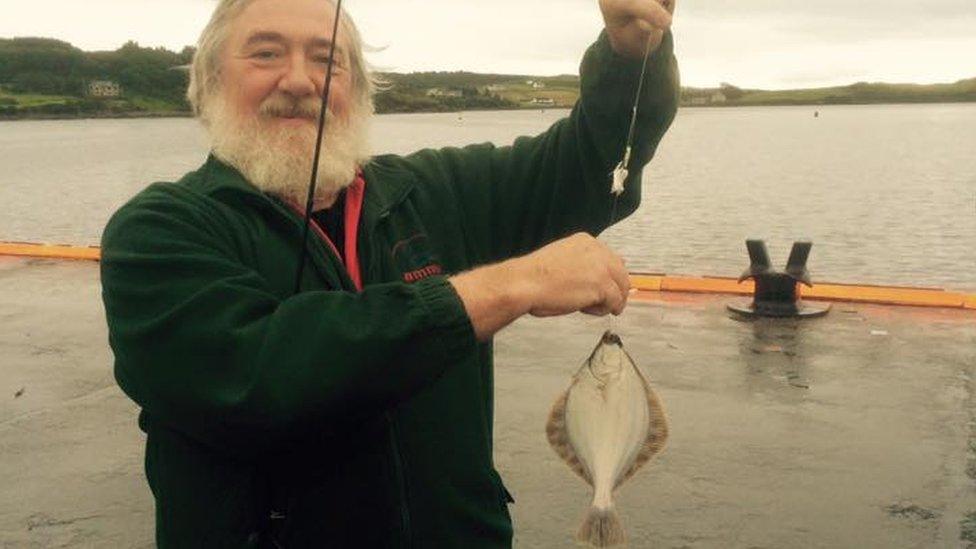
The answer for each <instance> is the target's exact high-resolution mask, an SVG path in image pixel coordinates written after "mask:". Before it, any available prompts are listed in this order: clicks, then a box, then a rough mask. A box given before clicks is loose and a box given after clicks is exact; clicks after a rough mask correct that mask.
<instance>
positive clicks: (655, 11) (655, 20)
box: [627, 0, 674, 30]
mask: <svg viewBox="0 0 976 549" xmlns="http://www.w3.org/2000/svg"><path fill="white" fill-rule="evenodd" d="M662 1H667V4H668V6H669V7H670V10H669V9H668V7H665V6H662V5H661V3H660V2H659V1H658V0H630V2H628V4H629V5H628V6H627V8H628V10H627V11H629V12H630V13H631V14H632V15H633V16H634V17H636V18H637V19H639V20H640V21H642V22H644V23H646V24H650V26H651V27H653V29H645V30H664V29H667V28H670V27H671V10H673V9H674V7H673V6H674V2H673V0H662ZM640 26H641V27H644V26H645V25H640Z"/></svg>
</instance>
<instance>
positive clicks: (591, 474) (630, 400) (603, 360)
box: [546, 331, 668, 547]
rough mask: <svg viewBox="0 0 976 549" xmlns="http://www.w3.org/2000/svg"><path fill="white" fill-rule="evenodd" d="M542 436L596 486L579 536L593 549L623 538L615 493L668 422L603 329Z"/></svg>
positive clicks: (656, 444) (657, 444)
mask: <svg viewBox="0 0 976 549" xmlns="http://www.w3.org/2000/svg"><path fill="white" fill-rule="evenodd" d="M546 434H547V436H548V438H549V443H550V444H551V445H552V447H553V449H554V450H555V451H556V453H557V454H559V456H560V457H562V458H563V459H564V460H565V461H566V463H567V464H569V466H570V468H571V469H572V470H573V471H574V472H576V474H578V475H579V476H580V477H582V478H583V480H585V481H586V482H587V483H588V484H589V485H590V486H592V487H593V504H592V506H591V507H590V509H589V511H588V512H587V514H586V517H585V518H584V519H583V523H582V525H581V526H580V529H579V532H578V533H577V536H576V539H577V540H578V541H580V542H583V543H588V544H590V545H593V546H595V547H606V546H610V545H617V544H620V543H623V542H624V541H625V536H624V530H623V526H622V525H621V523H620V518H619V516H618V515H617V512H616V510H615V509H614V506H613V491H614V490H615V489H616V488H617V487H618V486H620V485H621V484H623V483H624V482H625V481H626V480H627V479H629V478H630V477H631V476H633V474H634V473H635V472H637V470H638V469H639V468H640V467H641V466H642V465H644V464H645V463H647V461H648V460H650V459H651V458H652V457H653V456H654V455H655V454H657V453H658V452H660V451H661V449H662V448H663V447H664V443H665V441H666V440H667V438H668V424H667V419H666V417H665V415H664V409H663V408H662V406H661V402H660V399H658V397H657V395H656V394H655V393H654V390H653V389H652V388H651V386H650V384H649V383H648V382H647V380H646V379H645V378H644V376H643V375H642V374H641V372H640V369H638V368H637V365H636V364H634V361H633V360H631V358H630V356H629V355H628V354H627V352H626V351H625V350H624V348H623V343H622V342H621V340H620V337H619V336H617V335H616V334H614V333H612V332H610V331H608V332H606V333H605V334H603V337H602V338H600V342H599V343H598V344H597V346H596V348H595V349H594V350H593V353H592V354H591V355H590V357H589V358H588V359H587V360H586V362H584V363H583V366H582V367H581V368H580V369H579V370H578V371H577V372H576V374H575V375H574V376H573V381H572V383H571V384H570V386H569V389H567V390H566V392H564V393H563V394H562V395H561V396H560V397H559V399H557V400H556V403H555V404H554V405H553V407H552V412H551V413H550V414H549V422H548V423H547V425H546Z"/></svg>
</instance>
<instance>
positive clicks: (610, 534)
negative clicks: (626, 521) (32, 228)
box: [576, 507, 627, 547]
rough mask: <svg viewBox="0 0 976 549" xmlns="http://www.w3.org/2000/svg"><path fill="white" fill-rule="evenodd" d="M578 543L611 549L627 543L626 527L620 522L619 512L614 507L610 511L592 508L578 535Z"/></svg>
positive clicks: (584, 519)
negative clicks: (609, 548)
mask: <svg viewBox="0 0 976 549" xmlns="http://www.w3.org/2000/svg"><path fill="white" fill-rule="evenodd" d="M576 541H578V542H580V543H588V544H590V545H592V546H593V547H609V546H611V545H620V544H621V543H624V542H625V541H627V536H626V535H625V534H624V525H623V523H621V522H620V515H618V514H617V510H616V509H614V508H613V507H610V508H609V509H598V508H596V507H590V510H589V511H587V513H586V517H585V518H583V524H580V528H579V531H578V532H577V533H576Z"/></svg>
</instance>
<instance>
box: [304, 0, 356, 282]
mask: <svg viewBox="0 0 976 549" xmlns="http://www.w3.org/2000/svg"><path fill="white" fill-rule="evenodd" d="M341 14H342V0H336V9H335V19H334V20H333V21H332V43H331V44H329V66H328V67H327V68H326V69H325V89H324V91H323V93H322V108H321V109H320V110H319V130H318V135H316V137H315V152H314V154H313V161H312V178H311V181H309V184H308V198H307V199H306V200H305V226H304V228H303V229H302V243H301V246H300V248H299V252H298V272H297V273H295V293H296V294H297V293H299V291H301V288H302V273H303V272H304V270H305V259H306V255H307V253H308V252H307V250H306V247H307V246H308V233H309V229H310V228H311V225H312V204H313V202H314V199H315V186H316V184H317V183H318V177H319V158H320V157H321V155H322V141H323V139H324V137H325V115H326V112H327V111H328V108H329V92H330V91H331V90H332V67H334V66H335V51H336V42H338V40H337V38H338V36H339V16H340V15H341ZM346 230H349V229H348V228H347V229H346ZM354 230H355V229H354Z"/></svg>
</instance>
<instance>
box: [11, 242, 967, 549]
mask: <svg viewBox="0 0 976 549" xmlns="http://www.w3.org/2000/svg"><path fill="white" fill-rule="evenodd" d="M99 292H100V288H99V283H98V265H97V264H95V263H87V262H82V263H73V262H59V261H53V260H24V259H10V258H2V259H0V327H2V330H0V547H4V548H7V547H11V548H14V547H16V548H19V547H152V546H153V504H152V498H151V496H150V494H149V490H148V487H147V486H146V483H145V479H144V475H143V470H142V444H143V436H142V433H141V432H140V431H139V430H138V428H137V426H136V413H137V408H136V407H135V405H134V404H132V403H131V402H130V401H129V400H128V399H127V398H126V397H125V395H123V394H122V393H121V392H120V390H119V389H118V388H117V387H116V385H115V382H114V380H113V378H112V370H111V365H112V356H111V352H110V350H109V348H108V344H107V334H106V329H105V322H104V318H103V312H102V308H101V301H100V297H99ZM728 299H729V298H726V297H715V296H703V295H687V294H668V295H662V296H661V299H660V300H657V301H654V300H652V301H647V302H643V301H642V302H641V303H635V304H633V305H632V306H630V307H629V308H628V309H627V311H626V312H625V314H624V315H623V316H622V317H621V318H619V319H617V320H616V322H615V328H616V330H617V331H618V333H619V334H620V335H621V337H622V338H623V341H624V344H625V346H626V348H627V350H628V352H629V353H630V354H631V356H633V357H634V359H635V361H636V362H637V363H638V364H639V365H640V366H641V368H642V369H643V371H644V373H645V375H646V376H647V377H648V379H649V380H650V381H651V383H652V384H653V385H654V386H655V388H656V389H657V392H658V394H659V396H660V397H661V399H662V400H663V402H664V405H665V407H666V409H667V412H668V417H669V420H670V424H671V438H670V441H669V444H668V446H667V447H666V448H665V450H664V452H663V453H662V454H661V456H660V457H659V458H658V459H656V460H654V461H652V462H651V463H649V464H648V465H647V466H645V468H644V469H642V470H641V472H639V473H638V474H637V476H635V477H634V478H633V479H632V480H631V481H629V482H628V483H627V484H625V485H624V486H622V487H621V488H620V490H619V491H618V493H617V496H616V499H615V501H616V503H617V505H618V507H619V510H620V512H621V515H622V518H623V520H624V525H625V528H626V529H627V532H628V534H629V537H630V540H631V541H630V546H631V547H676V548H677V547H715V548H733V547H742V548H759V547H768V548H778V547H824V548H828V547H829V548H834V547H859V548H861V547H863V548H871V547H878V548H881V547H885V548H915V547H965V546H967V545H969V544H971V543H976V403H974V396H973V395H974V387H976V380H974V376H976V313H974V312H972V311H965V310H940V309H914V308H906V307H881V306H870V305H849V304H844V303H837V304H835V305H834V310H833V312H832V313H831V314H830V315H829V316H828V317H826V318H823V319H819V320H812V321H804V322H796V321H756V322H739V321H735V320H732V319H730V318H729V317H728V315H727V313H726V311H725V309H724V304H725V302H726V301H727V300H728ZM606 327H607V320H605V319H593V318H589V317H585V316H582V315H574V316H571V317H566V318H560V319H546V320H540V319H525V320H522V321H519V322H518V323H516V324H515V325H514V326H512V327H510V328H509V329H507V330H505V331H504V332H503V333H502V334H501V335H500V336H499V337H498V338H497V340H496V440H495V453H496V464H497V467H498V469H499V470H500V471H501V473H502V476H503V477H504V479H505V482H506V484H507V486H508V488H509V489H510V491H511V492H512V493H513V494H514V496H515V499H516V500H517V501H516V504H515V505H513V506H512V507H511V510H512V514H513V517H514V520H515V526H516V545H517V546H519V547H527V548H536V547H567V546H572V544H573V541H572V535H573V533H574V532H575V530H576V528H577V526H578V524H579V520H580V518H581V517H582V515H583V512H584V511H585V509H586V508H587V506H588V504H589V501H588V498H589V489H588V487H586V486H585V485H584V484H583V483H582V481H580V480H579V479H578V478H577V477H575V476H574V475H573V474H572V473H571V472H570V470H569V469H568V468H567V467H566V466H565V465H564V464H563V463H562V462H561V461H559V459H558V458H557V457H556V455H555V454H554V453H553V452H552V451H551V450H550V449H549V448H548V445H547V442H546V439H545V435H544V429H543V428H544V423H545V420H546V417H547V414H548V412H549V407H550V406H551V404H552V402H553V401H554V400H555V399H556V397H557V396H558V394H559V393H560V392H561V391H563V390H564V389H565V388H566V386H567V385H568V383H569V380H570V376H571V375H572V374H573V372H575V371H576V369H577V368H578V367H579V365H580V363H581V362H582V360H583V359H584V358H585V356H586V355H587V354H588V353H589V352H590V351H591V350H592V347H593V345H595V344H596V341H597V338H598V337H599V336H600V335H601V334H602V332H603V330H604V329H606ZM974 546H976V545H974Z"/></svg>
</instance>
